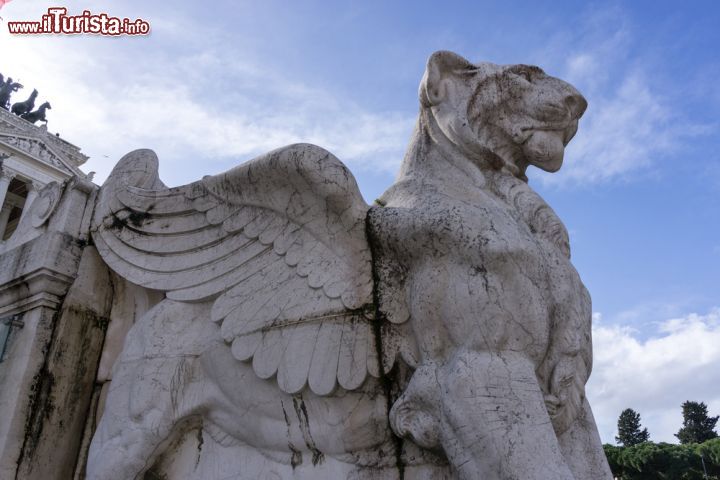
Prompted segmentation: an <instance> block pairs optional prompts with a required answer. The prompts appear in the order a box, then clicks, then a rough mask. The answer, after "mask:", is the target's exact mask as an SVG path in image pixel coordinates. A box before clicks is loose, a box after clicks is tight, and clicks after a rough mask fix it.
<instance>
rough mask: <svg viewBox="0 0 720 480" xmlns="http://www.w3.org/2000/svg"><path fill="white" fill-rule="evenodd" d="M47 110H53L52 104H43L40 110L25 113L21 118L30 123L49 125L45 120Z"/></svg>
mask: <svg viewBox="0 0 720 480" xmlns="http://www.w3.org/2000/svg"><path fill="white" fill-rule="evenodd" d="M45 110H52V107H51V106H50V102H45V103H43V104H42V105H40V108H38V109H37V110H35V111H34V112H28V113H23V114H22V115H20V118H23V119H25V120H27V121H28V122H30V123H37V122H45V123H47V119H46V118H45Z"/></svg>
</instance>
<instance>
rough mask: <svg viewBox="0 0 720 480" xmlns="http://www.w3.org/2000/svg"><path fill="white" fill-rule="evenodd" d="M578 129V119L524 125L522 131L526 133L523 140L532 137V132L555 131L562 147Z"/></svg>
mask: <svg viewBox="0 0 720 480" xmlns="http://www.w3.org/2000/svg"><path fill="white" fill-rule="evenodd" d="M577 130H578V121H577V120H571V121H570V122H563V123H555V124H545V125H541V126H540V125H533V126H530V127H524V128H523V129H522V131H523V133H525V134H527V137H526V138H525V141H527V140H528V139H529V138H530V137H532V134H533V132H556V133H557V134H558V135H559V136H560V137H561V138H562V143H563V146H564V147H567V145H568V143H570V140H572V139H573V137H574V136H575V134H576V133H577Z"/></svg>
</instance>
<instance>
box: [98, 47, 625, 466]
mask: <svg viewBox="0 0 720 480" xmlns="http://www.w3.org/2000/svg"><path fill="white" fill-rule="evenodd" d="M420 102H421V110H420V116H419V119H418V123H417V128H416V131H415V133H414V135H413V138H412V140H411V144H410V146H409V148H408V153H407V155H406V158H405V160H404V162H403V166H402V169H401V172H400V175H399V178H398V181H397V182H396V184H395V185H393V186H392V187H391V188H390V189H389V190H388V192H386V193H385V194H384V195H383V197H382V198H381V199H380V200H379V201H378V204H377V205H375V206H373V207H369V206H368V205H366V204H365V203H364V201H363V200H362V197H361V196H360V193H359V191H358V189H357V185H356V184H355V181H354V179H353V177H352V175H351V174H350V172H349V171H348V170H347V168H346V167H345V166H344V165H343V164H342V163H341V162H340V161H339V160H337V159H336V158H335V157H334V156H333V155H332V154H330V153H328V152H326V151H325V150H323V149H321V148H319V147H315V146H312V145H304V144H301V145H292V146H289V147H285V148H282V149H279V150H276V151H274V152H271V153H269V154H267V155H264V156H262V157H259V158H257V159H255V160H253V161H251V162H248V163H246V164H243V165H241V166H239V167H237V168H235V169H233V170H230V171H229V172H227V173H224V174H221V175H217V176H214V177H206V178H204V179H203V180H201V181H198V182H195V183H193V184H190V185H186V186H183V187H177V188H167V187H165V186H164V185H163V184H162V182H161V181H160V180H159V178H158V176H157V159H156V158H155V155H154V154H153V153H152V152H151V151H148V150H140V151H136V152H132V153H131V154H128V155H127V156H126V157H125V158H123V159H122V160H121V161H120V163H119V164H118V166H117V167H116V168H115V170H114V171H113V173H112V175H111V176H110V178H109V179H108V181H107V182H106V183H105V185H104V186H103V187H102V189H101V192H100V195H99V198H98V203H97V207H96V210H95V217H94V221H93V227H92V237H93V240H94V242H95V244H96V246H97V249H98V252H99V253H100V255H101V256H102V258H103V260H104V261H105V262H106V263H107V264H108V266H109V267H110V268H111V269H112V270H113V271H114V272H115V273H116V274H117V275H119V276H121V277H122V278H124V279H126V280H128V281H130V282H132V283H133V284H136V285H138V286H139V287H144V288H146V289H151V290H155V291H161V292H165V298H164V299H163V300H161V301H160V302H159V303H157V305H155V306H154V307H153V308H151V309H150V310H149V311H148V312H147V313H146V314H145V315H143V316H142V317H141V318H140V319H139V320H138V321H137V322H136V323H135V324H134V325H133V326H132V327H131V328H130V331H129V332H128V334H127V338H126V339H125V342H124V347H123V350H122V352H121V353H120V356H119V358H118V361H117V363H116V364H115V367H114V369H113V372H112V382H111V383H110V387H109V393H108V395H107V400H106V402H105V407H104V413H103V416H102V419H101V421H100V423H99V425H98V430H97V432H96V434H95V437H94V438H93V441H92V445H91V448H90V453H89V459H88V465H87V478H89V479H92V480H101V479H131V478H141V477H142V475H143V474H144V473H145V472H148V471H152V472H154V473H156V474H157V475H158V476H160V475H164V476H165V478H170V479H180V478H183V479H186V478H197V479H200V478H202V479H211V478H218V479H219V478H238V479H251V478H252V479H254V478H263V479H283V478H297V479H300V478H303V479H304V478H308V479H309V478H349V479H365V478H368V479H369V478H379V479H395V478H414V479H415V478H417V479H420V478H422V479H440V478H461V479H483V480H486V479H509V478H518V479H520V478H522V479H538V480H539V479H550V478H552V479H568V480H570V479H575V480H581V479H582V480H590V479H593V480H595V479H601V478H611V477H610V471H609V469H608V467H607V463H606V461H605V458H604V455H603V452H602V448H601V445H600V439H599V436H598V434H597V430H596V427H595V423H594V420H593V418H592V413H591V410H590V407H589V405H588V403H587V400H586V399H585V394H584V385H585V383H586V382H587V379H588V376H589V375H590V370H591V364H592V352H591V339H590V317H591V309H590V297H589V295H588V292H587V291H586V289H585V287H584V286H583V285H582V282H581V281H580V278H579V277H578V275H577V272H576V271H575V269H574V268H573V267H572V265H571V263H570V261H569V257H570V250H569V242H568V237H567V232H566V230H565V228H564V226H563V225H562V222H561V221H560V220H559V219H558V218H557V216H556V215H555V213H554V212H553V211H552V209H551V208H550V207H549V206H548V205H547V204H546V203H545V202H544V201H543V200H542V199H541V198H540V197H539V196H538V195H537V194H536V193H535V192H534V191H533V190H532V189H530V188H529V187H528V185H527V183H526V180H527V179H526V177H525V170H526V168H527V167H528V166H530V165H533V166H536V167H538V168H542V169H544V170H547V171H556V170H558V169H559V168H560V166H561V164H562V161H563V152H564V147H565V145H567V143H568V142H569V141H570V139H571V138H572V136H573V135H574V133H575V131H576V129H577V123H578V119H579V118H580V116H581V115H582V113H583V111H584V110H585V107H586V102H585V100H584V99H583V97H582V96H581V95H580V94H579V93H578V92H577V91H576V90H575V89H574V88H573V87H572V86H570V85H568V84H567V83H565V82H562V81H561V80H558V79H556V78H553V77H550V76H548V75H546V74H545V73H544V72H542V70H540V69H539V68H537V67H530V66H525V65H513V66H498V65H493V64H487V63H483V64H479V65H474V64H470V63H469V62H467V60H465V59H463V58H461V57H459V56H457V55H455V54H452V53H450V52H437V53H435V54H433V55H432V56H431V57H430V59H429V61H428V65H427V70H426V72H425V76H424V77H423V80H422V82H421V85H420Z"/></svg>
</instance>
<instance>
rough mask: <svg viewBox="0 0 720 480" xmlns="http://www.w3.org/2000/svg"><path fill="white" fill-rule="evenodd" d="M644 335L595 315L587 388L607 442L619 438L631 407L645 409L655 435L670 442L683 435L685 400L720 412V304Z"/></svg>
mask: <svg viewBox="0 0 720 480" xmlns="http://www.w3.org/2000/svg"><path fill="white" fill-rule="evenodd" d="M639 337H640V335H639V333H638V332H637V331H635V330H633V329H631V328H629V327H624V326H618V325H609V324H608V325H606V324H605V323H604V322H603V321H602V319H601V317H600V315H599V314H596V315H595V326H594V328H593V346H594V348H593V350H594V368H593V373H592V376H591V377H590V382H589V383H588V387H587V391H588V397H589V399H590V402H591V405H592V406H593V410H594V413H595V418H596V420H597V423H598V428H599V429H600V435H601V437H602V439H603V441H604V442H609V443H614V438H615V434H616V433H617V432H616V428H617V418H618V415H619V414H620V412H621V411H622V410H623V409H625V408H633V409H635V410H636V411H638V412H639V413H640V415H641V416H642V421H643V424H644V425H645V426H646V427H647V428H648V430H649V431H650V436H651V439H652V440H654V441H666V442H676V441H677V440H676V438H675V437H674V436H673V434H674V433H677V431H678V430H679V429H680V427H681V426H682V413H681V408H680V406H681V404H682V403H683V402H684V401H686V400H693V401H703V402H705V403H707V404H708V407H709V410H710V412H711V414H715V415H717V414H720V390H718V388H717V386H718V385H720V369H718V368H717V366H718V365H719V364H720V348H718V345H720V308H713V309H711V310H710V312H709V313H707V314H705V315H700V314H695V313H691V314H688V315H685V316H682V317H678V318H672V319H670V320H666V321H663V322H660V323H659V324H658V326H657V328H656V330H655V332H654V333H653V335H651V336H650V338H648V339H646V340H640V339H639Z"/></svg>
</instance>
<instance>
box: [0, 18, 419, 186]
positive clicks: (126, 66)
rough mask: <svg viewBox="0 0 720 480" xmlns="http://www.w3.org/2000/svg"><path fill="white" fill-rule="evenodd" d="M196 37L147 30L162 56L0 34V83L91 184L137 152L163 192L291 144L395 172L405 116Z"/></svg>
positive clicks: (221, 37)
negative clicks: (70, 150)
mask: <svg viewBox="0 0 720 480" xmlns="http://www.w3.org/2000/svg"><path fill="white" fill-rule="evenodd" d="M29 12H30V10H28V13H27V14H26V15H28V19H32V18H34V17H33V16H29V15H30V13H29ZM23 14H25V13H20V14H19V15H20V16H22V15H23ZM33 15H34V13H33ZM177 22H180V23H181V25H179V26H178V24H177ZM198 31H201V26H199V25H194V24H193V23H192V21H190V20H188V19H183V18H181V19H178V20H176V21H170V20H164V21H163V22H162V23H153V32H154V34H155V35H156V36H161V37H163V38H165V39H166V41H167V39H172V38H173V37H174V36H177V39H178V40H179V41H178V43H177V45H176V46H175V47H174V48H165V49H156V48H153V47H152V45H153V44H152V43H150V40H151V39H135V38H133V39H123V40H121V41H117V39H109V38H87V37H84V38H83V37H77V38H59V37H36V38H29V37H12V36H10V35H9V34H8V33H7V32H0V38H1V39H2V42H3V50H4V51H5V52H8V53H7V57H5V58H3V69H4V70H6V71H5V72H3V73H5V74H6V75H7V74H8V73H10V72H18V73H21V74H22V76H23V77H24V78H23V80H25V81H26V83H27V84H28V87H29V88H33V87H35V88H38V90H40V92H41V96H44V97H45V98H49V99H51V103H52V104H53V110H52V112H51V115H50V124H49V128H50V129H51V130H54V129H56V128H57V129H59V130H60V131H61V134H62V135H63V137H64V138H67V139H68V140H69V141H71V142H73V143H75V144H77V145H78V146H81V147H82V148H83V151H85V152H86V153H87V154H89V155H90V156H91V160H90V161H89V162H88V164H87V167H86V170H96V171H97V172H98V175H97V179H98V180H100V181H102V180H103V179H104V177H105V176H106V175H107V173H109V170H110V169H111V168H112V166H113V165H114V163H115V161H117V159H119V157H120V156H121V155H123V154H124V153H126V152H127V151H128V150H131V149H134V148H139V147H147V148H153V149H154V150H156V151H157V152H158V154H159V156H160V159H161V175H163V177H164V179H165V180H166V181H168V183H170V184H175V183H181V182H187V181H191V180H194V179H196V178H200V177H201V176H202V175H205V174H208V173H214V172H217V171H220V170H222V169H225V168H230V167H232V166H234V165H236V164H237V163H239V162H240V161H242V160H245V159H248V158H251V157H252V156H255V155H258V154H261V153H264V152H267V151H269V150H272V149H274V148H278V147H281V146H283V145H286V144H289V143H294V142H311V143H316V144H318V145H321V146H323V147H325V148H327V149H329V150H331V151H332V152H333V153H335V154H336V155H337V156H338V157H339V158H340V159H341V160H343V161H344V162H346V163H347V164H349V165H350V166H351V167H352V168H353V169H355V170H362V169H370V170H373V171H384V172H388V173H390V172H394V171H395V170H397V167H398V165H399V163H400V160H401V159H402V153H403V150H404V148H405V143H406V141H407V138H408V137H409V133H410V131H411V129H412V122H413V117H411V116H407V115H404V114H402V113H400V112H392V111H374V110H369V109H367V108H365V107H363V106H362V105H359V104H358V103H357V102H356V101H354V100H353V99H352V98H342V97H340V96H339V95H338V94H336V93H334V92H333V91H332V90H331V89H329V88H324V87H323V86H313V85H307V84H306V83H304V82H303V81H302V80H301V79H298V78H296V76H294V75H292V74H290V73H288V72H283V71H273V70H270V69H269V68H268V67H267V66H266V65H260V64H257V63H255V62H253V61H252V60H250V57H251V55H245V54H244V52H243V50H242V48H240V47H237V48H233V49H229V48H227V45H233V44H236V42H235V41H234V39H233V38H232V37H231V36H229V35H231V34H227V35H226V34H225V33H221V32H209V33H208V32H203V33H204V34H203V35H200V34H196V33H193V32H198ZM205 34H207V35H205ZM180 40H181V41H180ZM152 41H156V40H154V39H153V40H152ZM143 42H145V43H143ZM144 48H147V51H143V49H144ZM46 72H52V74H51V76H48V75H47V74H46ZM19 96H20V95H18V97H19Z"/></svg>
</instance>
